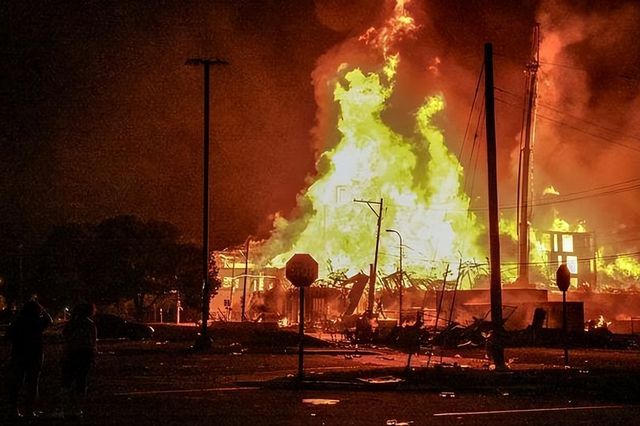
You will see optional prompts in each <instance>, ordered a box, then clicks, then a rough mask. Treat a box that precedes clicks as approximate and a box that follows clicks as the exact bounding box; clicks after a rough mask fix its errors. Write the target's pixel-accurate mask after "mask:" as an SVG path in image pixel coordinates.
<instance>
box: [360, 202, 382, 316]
mask: <svg viewBox="0 0 640 426" xmlns="http://www.w3.org/2000/svg"><path fill="white" fill-rule="evenodd" d="M353 202H354V203H366V204H367V205H368V206H369V208H370V209H371V211H372V212H373V213H374V214H375V215H376V216H378V229H377V233H376V253H375V256H374V257H373V267H372V270H371V273H370V277H369V301H368V303H367V309H368V310H369V311H370V312H371V313H373V304H374V302H375V297H376V278H377V277H376V275H377V271H378V247H379V246H380V225H381V224H382V205H383V199H382V198H380V201H366V200H353ZM372 204H378V205H379V206H380V210H379V211H378V212H376V211H375V210H374V209H373V207H371V205H372Z"/></svg>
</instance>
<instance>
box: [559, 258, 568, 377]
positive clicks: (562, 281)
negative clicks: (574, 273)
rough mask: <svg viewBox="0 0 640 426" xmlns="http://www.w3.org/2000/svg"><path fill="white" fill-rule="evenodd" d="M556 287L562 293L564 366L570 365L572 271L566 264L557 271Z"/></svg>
mask: <svg viewBox="0 0 640 426" xmlns="http://www.w3.org/2000/svg"><path fill="white" fill-rule="evenodd" d="M556 285H557V286H558V288H559V289H560V291H561V292H562V334H563V340H564V365H565V366H568V365H569V349H568V348H567V344H568V343H567V340H568V337H569V336H568V333H567V290H569V287H570V286H571V271H570V270H569V268H568V267H567V265H565V264H564V263H563V264H562V265H560V266H559V267H558V270H557V271H556Z"/></svg>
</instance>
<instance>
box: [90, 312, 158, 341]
mask: <svg viewBox="0 0 640 426" xmlns="http://www.w3.org/2000/svg"><path fill="white" fill-rule="evenodd" d="M93 322H95V324H96V329H97V331H98V340H105V339H130V340H147V339H151V338H152V337H153V333H154V330H153V327H151V326H149V325H147V324H142V323H139V322H132V321H127V320H125V319H124V318H120V317H119V316H117V315H111V314H96V315H94V316H93Z"/></svg>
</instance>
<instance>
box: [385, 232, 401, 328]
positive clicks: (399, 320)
mask: <svg viewBox="0 0 640 426" xmlns="http://www.w3.org/2000/svg"><path fill="white" fill-rule="evenodd" d="M387 232H392V233H394V234H396V235H397V236H398V238H399V239H400V268H399V269H400V271H399V275H400V278H399V279H398V293H399V294H398V299H399V300H398V305H399V306H398V325H399V326H400V327H402V287H403V285H402V235H400V233H399V232H398V231H396V230H395V229H387Z"/></svg>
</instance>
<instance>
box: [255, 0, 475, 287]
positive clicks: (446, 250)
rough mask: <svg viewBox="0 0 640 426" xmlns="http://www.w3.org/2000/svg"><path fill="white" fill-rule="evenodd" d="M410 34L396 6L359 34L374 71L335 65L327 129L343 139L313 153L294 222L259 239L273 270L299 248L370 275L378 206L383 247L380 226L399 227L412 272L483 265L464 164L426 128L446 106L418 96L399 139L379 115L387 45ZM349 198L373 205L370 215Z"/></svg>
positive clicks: (391, 57) (391, 72) (391, 66)
mask: <svg viewBox="0 0 640 426" xmlns="http://www.w3.org/2000/svg"><path fill="white" fill-rule="evenodd" d="M415 28H416V26H415V23H414V21H413V19H412V18H411V17H409V16H407V15H406V14H405V11H404V7H403V4H402V3H398V5H397V7H396V8H395V10H394V14H393V16H392V17H391V18H390V19H389V20H388V21H387V22H386V23H385V25H384V26H383V27H382V28H381V29H379V30H377V29H373V28H371V29H369V30H368V31H367V32H366V33H365V34H364V35H363V36H361V37H360V38H359V41H360V43H361V44H362V45H363V48H365V49H369V50H371V51H372V52H374V53H375V54H377V55H378V56H379V58H380V63H379V66H378V67H376V68H375V69H373V70H370V71H365V70H363V69H361V68H360V67H358V66H356V65H354V64H348V63H342V64H340V66H339V67H338V68H337V69H334V70H333V72H334V75H333V77H332V78H331V79H330V81H331V83H332V84H333V101H334V102H335V103H336V104H337V105H338V107H339V111H340V114H339V117H338V121H337V122H336V123H335V125H336V127H337V129H338V130H339V132H340V134H341V139H340V141H339V143H338V144H337V145H336V146H335V147H334V148H332V149H329V150H327V151H325V152H323V153H322V154H321V155H320V156H319V158H318V161H317V169H318V176H317V178H316V179H315V181H314V182H313V183H312V184H311V185H310V186H309V188H308V189H307V190H306V192H305V193H304V194H301V195H300V197H299V206H300V207H301V211H304V212H305V214H304V215H303V216H302V217H300V218H297V219H295V220H294V221H287V220H285V219H284V218H278V219H277V220H276V222H275V228H276V229H275V231H274V233H273V236H272V237H271V239H270V240H269V241H268V242H267V243H266V248H270V247H273V249H274V251H272V252H270V253H275V254H276V256H275V257H274V258H273V259H272V261H271V263H272V264H273V265H274V266H277V267H281V266H282V265H284V263H285V262H286V261H287V260H288V259H289V258H290V257H291V255H292V254H293V253H295V252H305V253H310V254H312V255H313V256H314V257H315V258H316V259H317V260H318V261H319V263H320V264H321V265H328V264H330V265H331V267H332V268H334V269H347V270H350V273H355V272H357V271H358V270H368V267H369V264H371V263H372V262H373V257H374V248H375V245H376V234H377V214H378V206H379V203H380V202H381V201H382V203H383V211H382V226H381V228H382V230H383V232H382V233H383V235H381V239H383V241H385V243H384V246H385V247H397V242H395V243H394V239H393V238H394V237H393V236H389V235H384V230H385V229H388V228H392V229H394V230H396V231H398V232H399V233H400V234H401V235H402V236H403V237H404V242H403V244H404V245H405V246H406V247H407V249H406V251H405V252H406V260H405V263H406V265H407V266H408V268H411V270H412V271H413V272H416V273H419V274H422V275H425V274H431V273H433V272H437V273H440V272H443V271H444V268H445V266H444V265H445V264H446V263H452V264H456V265H457V264H458V262H459V260H460V259H462V260H464V261H467V260H474V259H480V260H484V253H483V250H482V249H481V245H480V244H478V239H479V237H480V236H481V235H482V233H483V228H482V226H481V225H479V224H478V223H477V221H476V217H475V216H474V215H473V214H470V213H469V197H468V196H467V195H466V194H465V193H464V192H463V190H462V186H461V178H462V174H463V170H462V167H461V165H460V163H459V161H458V159H457V158H456V157H455V156H454V155H452V153H451V152H450V151H449V149H448V148H447V145H446V144H445V138H444V135H443V133H442V131H441V130H440V129H438V127H437V126H436V125H435V124H434V118H435V117H436V116H437V115H438V114H442V113H443V111H444V109H445V102H444V99H443V97H442V96H440V95H438V94H434V95H432V96H429V97H427V98H426V99H425V100H424V103H423V105H422V106H421V107H420V108H419V109H418V110H417V111H415V114H414V118H415V126H414V132H413V134H412V135H410V136H405V135H400V134H398V133H397V132H395V131H394V130H392V129H391V128H390V127H389V126H388V125H387V124H386V123H385V122H384V120H383V119H382V115H383V113H384V112H385V109H386V108H387V107H388V105H389V101H390V98H391V97H392V96H393V94H394V85H395V81H396V80H395V79H396V70H397V67H398V65H399V63H400V61H401V60H402V58H401V56H400V53H398V52H396V51H394V42H395V41H396V40H397V39H398V38H400V37H406V36H410V34H411V32H412V31H413V30H414V29H415ZM356 199H358V200H365V201H370V202H372V203H377V206H376V207H375V208H371V209H370V208H369V207H368V206H367V204H366V203H362V202H361V203H356V202H354V200H356ZM370 206H371V204H370ZM277 249H283V250H281V251H277ZM387 251H388V250H387ZM394 253H396V252H395V250H394ZM394 262H397V255H380V257H379V263H378V265H379V268H380V269H383V270H393V268H394V266H393V265H394ZM321 269H322V268H321ZM321 273H322V270H321Z"/></svg>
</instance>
